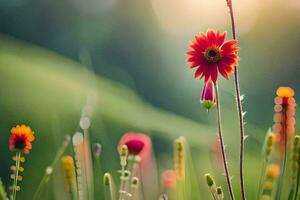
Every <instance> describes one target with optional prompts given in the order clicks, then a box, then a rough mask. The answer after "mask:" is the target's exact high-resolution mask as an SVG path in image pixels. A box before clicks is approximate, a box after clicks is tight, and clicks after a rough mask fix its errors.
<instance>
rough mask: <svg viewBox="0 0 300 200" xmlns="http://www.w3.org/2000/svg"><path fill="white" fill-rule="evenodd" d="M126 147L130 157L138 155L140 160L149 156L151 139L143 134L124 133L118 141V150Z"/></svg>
mask: <svg viewBox="0 0 300 200" xmlns="http://www.w3.org/2000/svg"><path fill="white" fill-rule="evenodd" d="M124 144H125V145H126V146H127V148H128V151H129V154H131V155H139V156H140V157H141V159H142V160H144V159H146V158H147V157H149V156H150V155H151V146H152V143H151V139H150V138H149V137H148V136H147V135H145V134H143V133H132V132H130V133H126V134H124V135H123V136H122V138H121V139H120V142H119V145H118V149H120V148H121V146H122V145H124Z"/></svg>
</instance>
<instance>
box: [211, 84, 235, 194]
mask: <svg viewBox="0 0 300 200" xmlns="http://www.w3.org/2000/svg"><path fill="white" fill-rule="evenodd" d="M215 90H216V104H217V120H218V133H219V139H220V147H221V152H222V157H223V164H224V171H225V175H226V181H227V186H228V190H229V194H230V199H231V200H234V199H235V198H234V193H233V189H232V184H231V178H230V174H229V170H228V166H227V158H226V153H225V146H224V141H223V134H222V126H221V124H222V123H221V110H220V99H219V91H218V85H217V83H215Z"/></svg>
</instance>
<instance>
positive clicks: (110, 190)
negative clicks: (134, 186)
mask: <svg viewBox="0 0 300 200" xmlns="http://www.w3.org/2000/svg"><path fill="white" fill-rule="evenodd" d="M103 185H104V196H105V200H116V199H117V198H116V189H115V184H114V181H113V178H112V176H111V174H110V173H105V174H104V176H103Z"/></svg>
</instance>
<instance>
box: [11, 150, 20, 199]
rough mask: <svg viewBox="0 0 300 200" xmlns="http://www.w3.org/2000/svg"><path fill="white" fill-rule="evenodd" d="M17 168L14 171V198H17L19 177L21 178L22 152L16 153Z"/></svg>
mask: <svg viewBox="0 0 300 200" xmlns="http://www.w3.org/2000/svg"><path fill="white" fill-rule="evenodd" d="M15 158H16V165H15V166H16V169H15V173H14V176H13V178H14V181H13V185H12V200H15V199H16V198H17V191H18V190H19V186H18V178H19V169H20V163H21V152H17V153H16V156H15Z"/></svg>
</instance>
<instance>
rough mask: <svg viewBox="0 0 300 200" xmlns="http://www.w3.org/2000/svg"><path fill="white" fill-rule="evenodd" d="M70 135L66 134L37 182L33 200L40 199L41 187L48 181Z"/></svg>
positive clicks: (67, 143)
mask: <svg viewBox="0 0 300 200" xmlns="http://www.w3.org/2000/svg"><path fill="white" fill-rule="evenodd" d="M70 140H71V138H70V136H69V135H66V136H65V139H64V142H63V144H62V145H61V146H60V148H59V149H58V151H57V153H56V155H55V158H54V160H53V161H52V163H51V164H50V165H49V166H48V167H47V168H46V170H45V173H44V176H43V178H42V179H41V182H40V183H39V185H38V187H37V189H36V191H35V193H34V195H33V200H37V199H40V195H41V193H42V191H43V188H44V187H45V185H46V184H47V183H48V181H49V180H50V177H51V175H52V173H53V169H54V168H55V167H56V165H57V163H58V161H59V160H60V159H61V157H62V156H63V154H64V152H65V151H66V149H67V147H68V145H69V143H70Z"/></svg>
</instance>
